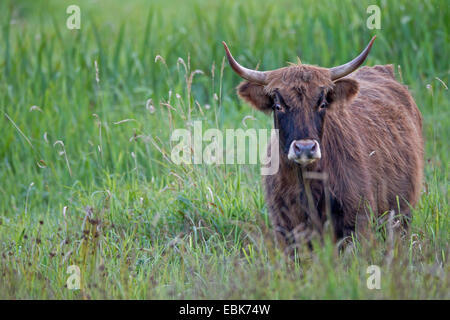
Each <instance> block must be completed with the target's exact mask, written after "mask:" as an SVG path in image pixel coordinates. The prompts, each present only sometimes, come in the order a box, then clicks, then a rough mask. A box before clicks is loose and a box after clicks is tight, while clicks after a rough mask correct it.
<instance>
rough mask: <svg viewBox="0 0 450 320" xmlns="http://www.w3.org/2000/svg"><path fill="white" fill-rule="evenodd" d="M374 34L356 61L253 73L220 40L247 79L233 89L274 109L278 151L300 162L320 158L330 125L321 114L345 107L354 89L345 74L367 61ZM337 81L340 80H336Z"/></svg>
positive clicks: (235, 67)
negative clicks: (278, 143)
mask: <svg viewBox="0 0 450 320" xmlns="http://www.w3.org/2000/svg"><path fill="white" fill-rule="evenodd" d="M374 40H375V37H373V38H372V40H371V41H370V42H369V44H368V45H367V47H366V48H365V49H364V50H363V51H362V52H361V54H360V55H358V56H357V57H356V58H355V59H353V60H351V61H350V62H348V63H346V64H343V65H341V66H337V67H333V68H330V69H326V68H320V67H315V66H309V65H302V64H299V65H294V64H292V65H290V66H289V67H285V68H280V69H276V70H272V71H256V70H251V69H247V68H245V67H243V66H241V65H240V64H239V63H238V62H237V61H236V60H235V59H234V58H233V56H232V55H231V53H230V51H229V49H228V47H227V45H226V44H225V43H223V45H224V47H225V51H226V54H227V57H228V62H229V63H230V66H231V67H232V68H233V70H234V71H235V72H236V73H237V74H238V75H239V76H241V77H242V78H244V79H246V80H247V81H244V82H242V83H241V84H240V85H239V87H238V93H239V96H240V97H241V98H243V99H244V100H246V101H248V102H249V103H250V104H251V105H253V106H254V107H255V108H256V109H258V110H261V111H263V112H266V113H273V118H274V126H275V128H276V129H278V130H279V137H280V139H279V141H280V149H281V152H282V153H284V155H285V156H286V157H287V159H289V160H291V161H294V162H296V163H298V164H300V165H302V166H306V165H309V164H313V163H316V162H317V160H318V159H320V158H321V156H322V152H321V140H322V135H323V132H324V127H325V126H327V125H333V123H332V121H328V122H330V123H327V121H326V118H327V117H326V114H327V113H328V112H330V111H331V112H332V110H333V109H337V108H344V107H345V105H346V104H347V103H349V101H350V100H351V99H353V98H354V97H355V96H356V94H357V93H358V83H357V82H356V81H355V80H352V79H348V78H344V79H341V78H343V77H345V76H346V75H348V74H350V73H351V72H353V71H354V70H356V69H357V68H358V67H359V66H360V65H361V64H362V63H363V62H364V60H365V59H366V57H367V55H368V54H369V52H370V49H371V48H372V44H373V42H374ZM339 79H340V80H339Z"/></svg>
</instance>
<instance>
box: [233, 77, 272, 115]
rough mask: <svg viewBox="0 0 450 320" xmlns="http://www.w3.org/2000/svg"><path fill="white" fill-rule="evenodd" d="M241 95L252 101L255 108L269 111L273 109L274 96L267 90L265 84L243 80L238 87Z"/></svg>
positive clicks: (249, 101)
mask: <svg viewBox="0 0 450 320" xmlns="http://www.w3.org/2000/svg"><path fill="white" fill-rule="evenodd" d="M237 92H238V94H239V96H240V97H241V98H242V99H244V100H245V101H247V102H248V103H250V104H251V105H252V106H253V107H254V108H255V109H257V110H259V111H263V112H266V113H269V112H270V111H272V105H273V101H272V98H271V97H270V96H269V95H268V94H267V93H266V92H265V90H264V86H262V85H259V84H256V83H252V82H249V81H243V82H241V84H239V86H238V87H237Z"/></svg>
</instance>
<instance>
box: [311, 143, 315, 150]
mask: <svg viewBox="0 0 450 320" xmlns="http://www.w3.org/2000/svg"><path fill="white" fill-rule="evenodd" d="M315 151H316V144H315V143H313V145H312V147H311V152H315Z"/></svg>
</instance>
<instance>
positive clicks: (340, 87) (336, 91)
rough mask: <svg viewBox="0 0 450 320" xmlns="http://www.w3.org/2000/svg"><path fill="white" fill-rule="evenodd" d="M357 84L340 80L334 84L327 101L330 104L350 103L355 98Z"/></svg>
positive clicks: (350, 80) (354, 81)
mask: <svg viewBox="0 0 450 320" xmlns="http://www.w3.org/2000/svg"><path fill="white" fill-rule="evenodd" d="M358 90H359V84H358V82H357V81H356V80H353V79H341V80H337V81H336V82H335V83H334V87H333V89H332V90H331V91H330V92H329V93H328V97H327V100H328V101H330V102H331V103H333V102H337V103H343V102H350V101H352V100H353V98H354V97H356V94H357V93H358Z"/></svg>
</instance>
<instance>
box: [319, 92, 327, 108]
mask: <svg viewBox="0 0 450 320" xmlns="http://www.w3.org/2000/svg"><path fill="white" fill-rule="evenodd" d="M317 105H318V107H319V108H320V109H324V108H326V107H328V101H327V97H326V95H325V92H324V91H322V92H321V93H320V96H319V101H318V102H317Z"/></svg>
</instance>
